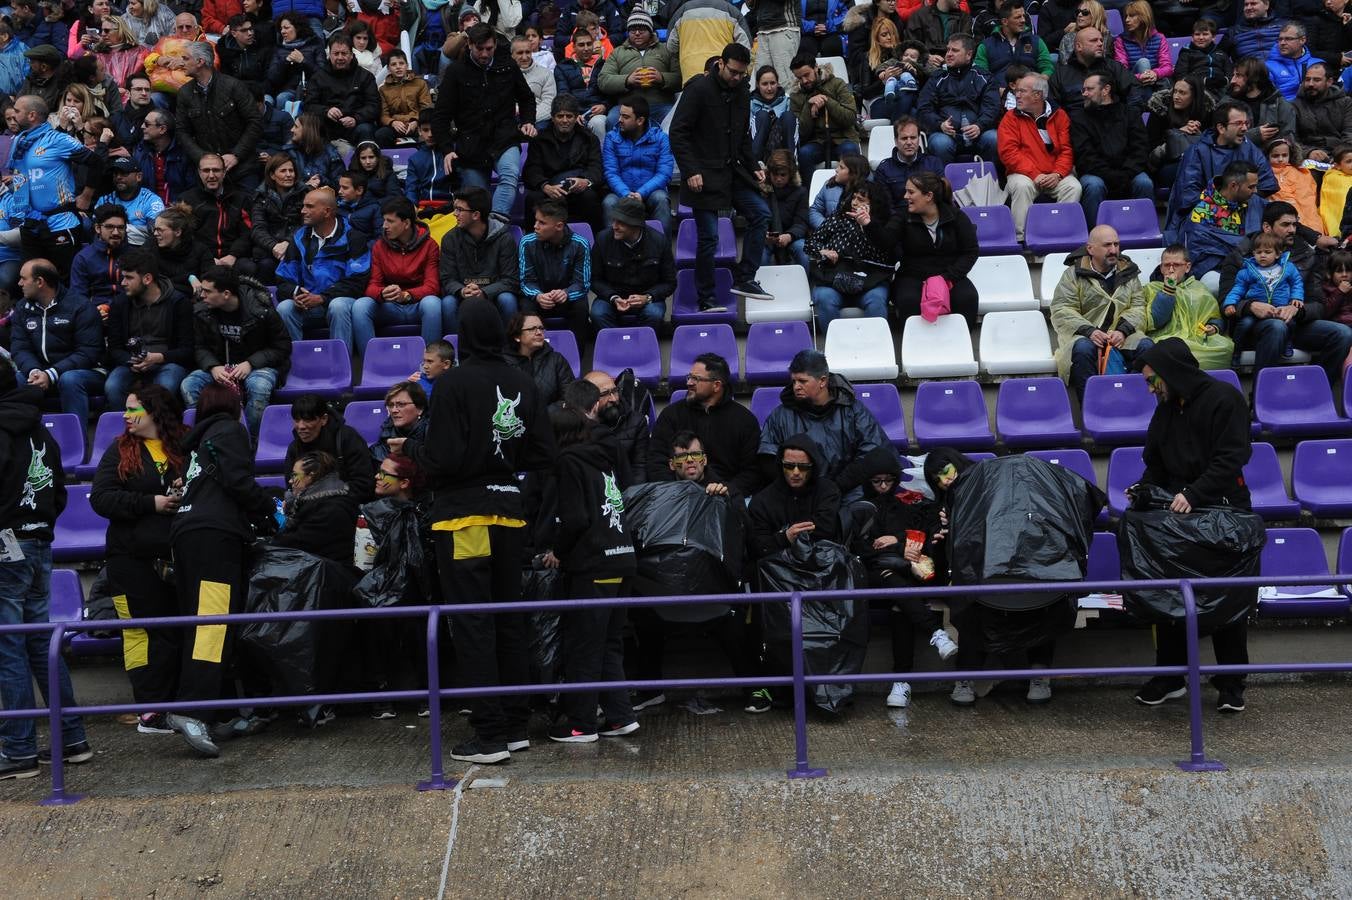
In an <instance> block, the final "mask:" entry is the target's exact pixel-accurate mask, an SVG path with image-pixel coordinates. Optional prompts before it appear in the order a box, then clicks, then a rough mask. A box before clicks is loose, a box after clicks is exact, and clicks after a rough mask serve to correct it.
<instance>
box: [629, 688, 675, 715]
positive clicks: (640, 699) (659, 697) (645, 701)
mask: <svg viewBox="0 0 1352 900" xmlns="http://www.w3.org/2000/svg"><path fill="white" fill-rule="evenodd" d="M666 702H667V695H666V694H664V693H662V692H661V691H634V693H633V695H632V697H631V703H632V705H633V707H634V712H638V711H639V710H640V709H647V708H648V707H650V706H661V705H662V704H663V703H666Z"/></svg>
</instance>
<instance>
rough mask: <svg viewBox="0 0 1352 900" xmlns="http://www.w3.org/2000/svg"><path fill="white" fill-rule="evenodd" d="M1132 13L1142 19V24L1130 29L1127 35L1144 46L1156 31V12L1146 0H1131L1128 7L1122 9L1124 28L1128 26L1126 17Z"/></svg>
mask: <svg viewBox="0 0 1352 900" xmlns="http://www.w3.org/2000/svg"><path fill="white" fill-rule="evenodd" d="M1131 15H1134V16H1136V17H1137V18H1138V19H1140V20H1141V26H1140V28H1138V29H1137V30H1136V31H1128V32H1127V37H1129V38H1131V39H1132V40H1133V41H1135V42H1136V43H1138V44H1140V45H1141V46H1142V47H1144V46H1145V42H1146V41H1147V40H1149V39H1150V35H1151V34H1152V33H1153V32H1154V31H1155V12H1154V10H1152V9H1151V8H1150V4H1149V3H1147V2H1146V0H1131V2H1130V3H1128V4H1127V8H1126V9H1124V10H1122V21H1123V28H1125V27H1126V17H1127V16H1131ZM1152 62H1153V60H1152Z"/></svg>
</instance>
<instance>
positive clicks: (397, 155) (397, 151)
mask: <svg viewBox="0 0 1352 900" xmlns="http://www.w3.org/2000/svg"><path fill="white" fill-rule="evenodd" d="M416 152H418V148H417V147H390V148H387V149H385V150H381V151H380V153H381V155H382V156H387V157H389V160H390V165H391V167H392V168H393V169H394V170H395V171H400V170H402V169H407V168H408V161H409V160H411V159H412V158H413V154H414V153H416Z"/></svg>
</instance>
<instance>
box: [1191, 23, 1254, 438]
mask: <svg viewBox="0 0 1352 900" xmlns="http://www.w3.org/2000/svg"><path fill="white" fill-rule="evenodd" d="M1188 40H1189V41H1191V40H1192V38H1188ZM1207 374H1208V375H1210V376H1211V377H1212V378H1214V379H1216V380H1217V381H1224V382H1225V383H1226V384H1228V385H1230V386H1231V387H1232V388H1234V389H1235V390H1237V391H1239V392H1240V394H1243V393H1244V386H1243V385H1242V384H1240V383H1239V373H1238V372H1236V371H1235V370H1234V369H1208V370H1207ZM1249 433H1250V434H1252V435H1253V436H1254V437H1258V435H1260V434H1262V433H1263V426H1262V425H1259V424H1258V423H1257V422H1254V423H1253V425H1251V426H1250V428H1249Z"/></svg>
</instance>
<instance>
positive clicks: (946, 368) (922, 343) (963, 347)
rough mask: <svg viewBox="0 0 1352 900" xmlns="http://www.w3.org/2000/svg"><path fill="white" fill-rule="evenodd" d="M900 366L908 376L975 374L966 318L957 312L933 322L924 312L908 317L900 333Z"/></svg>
mask: <svg viewBox="0 0 1352 900" xmlns="http://www.w3.org/2000/svg"><path fill="white" fill-rule="evenodd" d="M901 369H902V371H903V372H905V373H906V377H907V378H954V377H957V376H959V375H975V374H976V358H975V357H974V356H973V355H972V333H971V331H969V330H968V328H967V320H966V319H964V318H963V317H962V316H956V315H948V316H940V317H939V318H937V319H935V320H934V322H932V323H931V322H926V321H925V320H924V318H923V317H921V316H911V317H910V318H908V319H907V320H906V330H905V331H904V332H902V335H901Z"/></svg>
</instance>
